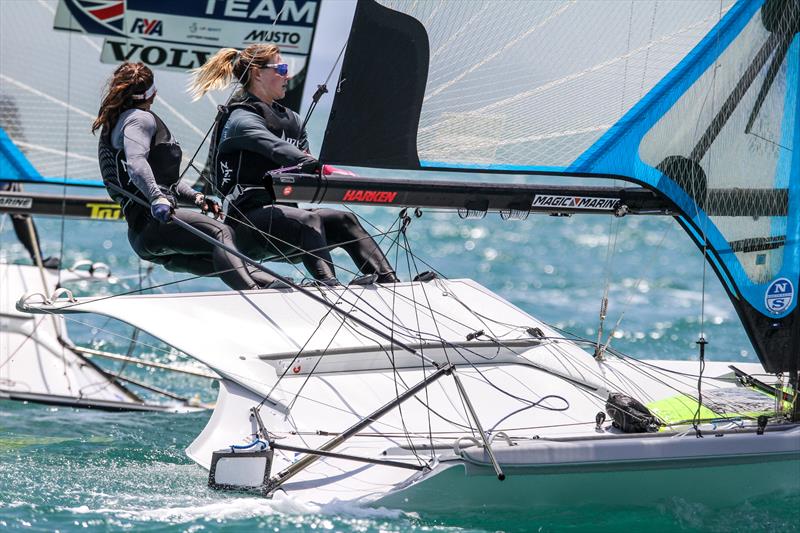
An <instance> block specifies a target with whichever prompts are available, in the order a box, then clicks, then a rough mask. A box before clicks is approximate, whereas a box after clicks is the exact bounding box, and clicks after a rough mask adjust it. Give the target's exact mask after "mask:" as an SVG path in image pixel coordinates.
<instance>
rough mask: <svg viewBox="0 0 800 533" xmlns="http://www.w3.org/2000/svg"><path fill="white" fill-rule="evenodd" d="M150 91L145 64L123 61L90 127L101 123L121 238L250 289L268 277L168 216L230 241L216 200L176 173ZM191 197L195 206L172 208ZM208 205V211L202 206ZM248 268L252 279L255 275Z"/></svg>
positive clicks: (157, 257) (176, 159) (105, 172)
mask: <svg viewBox="0 0 800 533" xmlns="http://www.w3.org/2000/svg"><path fill="white" fill-rule="evenodd" d="M155 97H156V86H155V84H154V80H153V73H152V71H151V70H150V69H149V68H148V67H147V66H146V65H144V64H143V63H123V64H122V65H121V66H120V67H118V68H117V70H115V71H114V75H113V76H112V78H111V80H110V81H109V84H108V89H107V92H106V94H105V96H104V97H103V101H102V104H101V105H100V111H99V113H98V116H97V119H96V120H95V121H94V124H93V125H92V132H93V133H94V132H95V131H97V130H98V129H101V128H102V130H101V134H100V144H99V151H98V155H99V161H100V172H101V174H102V176H103V181H104V183H106V187H107V188H108V192H109V194H110V195H111V197H112V198H113V199H114V200H115V201H117V202H119V203H120V205H121V206H122V210H123V212H124V213H125V219H126V220H127V222H128V240H129V241H130V243H131V246H132V247H133V250H134V251H135V252H136V254H137V255H138V256H139V257H141V258H142V259H144V260H147V261H152V262H154V263H158V264H161V265H163V266H164V267H165V268H167V269H168V270H171V271H174V272H189V273H192V274H196V275H201V276H212V275H216V276H219V277H220V278H221V279H222V281H224V282H225V283H226V284H227V285H228V286H229V287H231V288H232V289H235V290H244V289H257V288H259V287H262V286H267V285H269V284H270V283H272V282H274V281H275V280H274V278H272V277H271V276H268V275H266V274H263V275H262V273H260V272H259V273H258V274H257V275H256V274H253V273H251V272H249V271H248V270H247V268H246V267H245V264H244V263H243V261H242V260H241V259H239V258H238V257H236V256H235V255H233V254H230V253H228V252H226V251H225V250H223V249H222V248H220V247H217V246H213V245H211V244H209V243H208V242H206V241H204V240H203V239H201V238H199V237H197V236H195V235H193V234H191V233H189V232H187V231H186V230H185V229H183V228H181V227H180V226H179V225H177V224H175V223H172V222H171V220H172V219H173V218H178V219H180V220H182V221H184V222H186V223H187V224H190V225H191V226H193V227H195V228H197V229H199V230H200V231H202V232H203V233H205V234H206V235H209V236H211V237H213V238H214V239H216V240H218V241H220V242H222V243H224V244H226V245H228V246H230V247H233V246H234V242H235V241H234V232H233V230H232V228H231V227H229V226H227V225H225V224H223V223H222V222H219V221H218V220H216V218H218V217H219V215H220V207H219V205H218V204H217V203H216V202H214V201H213V200H210V199H207V198H205V197H204V196H203V195H202V194H200V193H197V192H196V191H194V190H193V189H192V188H191V187H189V186H188V185H186V184H185V183H183V182H181V181H180V171H179V168H180V162H181V148H180V146H179V145H178V143H177V142H176V141H175V139H174V138H173V137H172V134H171V133H170V132H169V129H167V126H166V125H165V124H164V122H163V121H162V120H161V119H160V118H159V117H158V116H157V115H156V114H155V113H153V112H152V111H150V106H151V104H152V103H153V100H154V99H155ZM109 184H114V185H116V186H117V187H120V188H122V189H124V190H125V191H127V192H128V193H129V194H130V195H132V196H135V197H138V198H140V199H142V200H144V201H146V202H147V204H148V205H149V206H150V207H149V208H147V207H144V206H142V205H140V204H139V203H137V202H135V201H133V200H132V199H130V198H129V197H127V196H126V195H124V194H122V193H120V192H118V191H116V190H114V189H113V188H112V187H110V186H109ZM178 201H182V202H185V203H188V204H194V205H196V206H197V207H199V208H200V210H201V211H202V213H199V212H197V211H193V210H191V209H186V208H178V207H177V205H178ZM206 212H208V213H211V214H213V215H214V218H210V217H208V216H206V215H205V214H204V213H206ZM254 276H255V279H254Z"/></svg>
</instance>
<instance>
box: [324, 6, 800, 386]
mask: <svg viewBox="0 0 800 533" xmlns="http://www.w3.org/2000/svg"><path fill="white" fill-rule="evenodd" d="M443 5H446V7H447V9H441V8H442V6H443ZM798 32H800V2H798V1H797V0H768V1H766V2H762V1H740V2H737V3H734V2H732V1H722V2H719V1H707V2H706V1H696V2H691V3H686V2H674V3H669V2H666V3H665V2H657V1H651V2H648V1H640V2H575V1H565V2H547V3H544V2H542V3H527V2H526V3H518V2H445V3H444V4H442V3H426V2H399V1H376V0H362V1H361V2H360V3H359V5H358V8H357V11H356V15H355V19H354V22H353V27H352V30H351V34H350V38H349V41H348V47H347V54H346V55H345V58H344V62H343V66H342V73H341V77H340V80H339V85H338V86H337V92H336V98H335V101H334V104H333V108H332V112H331V119H330V122H329V125H328V129H327V131H326V134H325V139H324V144H323V148H322V152H321V158H322V159H323V160H324V161H326V162H331V163H338V164H346V165H354V166H366V167H385V168H397V169H432V170H450V171H484V172H511V173H525V174H540V175H552V176H585V177H606V178H609V177H612V178H617V179H623V180H628V181H632V182H635V183H639V184H641V185H644V186H645V187H648V188H651V189H652V190H654V191H657V192H658V193H659V194H660V195H662V196H663V197H664V198H665V199H666V200H667V201H669V202H670V203H672V204H673V205H674V206H675V209H676V210H677V213H679V216H677V219H678V221H679V222H680V224H681V225H682V226H683V227H684V228H685V229H686V230H687V231H688V233H689V234H690V235H691V236H692V238H693V239H694V240H695V242H696V243H697V244H698V246H700V247H701V248H702V249H703V250H704V253H705V255H706V257H707V258H708V260H709V262H710V264H711V265H712V267H713V268H714V270H715V271H716V273H717V274H718V276H719V278H720V279H721V280H722V282H723V284H724V286H725V288H726V290H727V291H728V294H729V296H730V297H731V300H732V301H733V303H734V306H735V307H736V310H737V312H738V314H739V316H740V318H741V319H742V321H743V323H744V325H745V328H746V330H747V332H748V334H749V336H750V339H751V341H752V343H753V345H754V347H755V349H756V351H757V353H758V355H759V358H760V359H761V361H762V363H763V364H764V366H765V368H766V369H767V370H769V371H774V372H778V371H786V370H794V371H796V370H797V367H798V359H800V358H799V357H798V355H799V354H800V311H798V305H797V291H798V288H799V285H800V213H798V206H799V205H800V155H798V151H797V150H794V147H795V146H797V145H798V142H800V126H799V125H798V124H800V98H798V85H800V83H799V81H798V71H800V38H799V37H798ZM365 101H369V102H370V105H369V106H365V105H363V103H364V102H365Z"/></svg>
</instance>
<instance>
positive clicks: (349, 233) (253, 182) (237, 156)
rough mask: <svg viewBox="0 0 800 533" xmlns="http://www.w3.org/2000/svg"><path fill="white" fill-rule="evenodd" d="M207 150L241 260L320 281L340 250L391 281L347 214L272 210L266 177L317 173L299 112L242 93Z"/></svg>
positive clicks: (327, 274)
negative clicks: (290, 266)
mask: <svg viewBox="0 0 800 533" xmlns="http://www.w3.org/2000/svg"><path fill="white" fill-rule="evenodd" d="M211 146H212V147H213V148H212V153H211V154H210V160H211V161H213V169H214V172H213V173H212V179H213V181H214V184H215V187H216V189H217V191H216V192H217V194H219V195H220V196H224V197H225V199H226V203H227V205H226V207H227V213H228V216H227V218H226V223H227V224H231V225H233V226H234V227H235V228H236V236H237V244H238V246H239V248H240V249H241V250H242V251H243V252H244V253H246V254H248V255H250V256H252V257H257V258H259V259H268V260H274V261H280V260H290V261H293V262H295V261H297V260H302V261H303V264H304V265H305V267H306V269H307V270H308V271H309V272H310V273H311V275H312V276H313V277H314V278H315V279H318V280H325V279H333V278H335V275H336V272H335V270H334V267H333V261H332V260H331V255H330V251H329V250H330V249H331V248H335V247H342V248H343V249H344V250H345V251H346V252H347V253H348V254H349V255H350V257H351V258H352V260H353V262H354V263H355V264H356V266H357V267H358V269H359V270H361V271H362V272H363V273H365V274H377V275H378V281H380V282H391V281H396V279H397V278H396V276H395V274H394V270H393V269H392V267H391V265H390V264H389V262H388V261H387V260H386V257H385V256H384V254H383V252H382V251H381V249H380V248H379V247H378V245H377V244H376V243H375V240H374V239H373V238H372V237H371V236H370V235H369V234H368V233H367V232H366V231H365V230H364V228H363V227H362V226H361V224H360V223H359V221H358V219H357V218H356V217H355V215H353V214H352V213H348V212H344V211H339V210H335V209H299V208H297V207H296V206H295V205H286V204H277V203H275V193H274V191H273V189H272V183H271V181H269V182H267V181H265V174H266V173H267V172H268V171H270V170H275V169H277V168H284V167H290V166H299V167H300V169H302V170H304V171H316V170H318V169H319V162H318V161H317V160H316V159H315V158H314V157H312V156H311V155H310V154H309V153H308V139H307V136H306V132H305V130H303V129H302V123H301V121H300V117H299V116H298V115H297V113H295V112H293V111H291V110H290V109H287V108H285V107H284V106H282V105H280V104H277V103H273V104H271V105H269V104H266V103H264V102H262V101H261V100H259V99H258V98H256V97H255V96H253V95H250V94H247V95H246V96H245V97H244V98H243V99H240V100H238V101H236V102H235V103H233V104H231V105H229V106H228V107H227V108H222V110H221V112H220V114H219V116H218V119H217V123H216V126H215V130H214V134H213V136H212V141H211ZM303 252H306V253H303Z"/></svg>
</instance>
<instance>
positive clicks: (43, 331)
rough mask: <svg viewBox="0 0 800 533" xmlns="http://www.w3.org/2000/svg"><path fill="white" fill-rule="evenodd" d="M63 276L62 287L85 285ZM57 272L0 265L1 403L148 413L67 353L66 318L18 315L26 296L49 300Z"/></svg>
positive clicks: (81, 359) (74, 277) (67, 273)
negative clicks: (65, 283) (3, 400)
mask: <svg viewBox="0 0 800 533" xmlns="http://www.w3.org/2000/svg"><path fill="white" fill-rule="evenodd" d="M90 277H91V276H90V275H88V274H87V273H86V272H85V271H84V272H71V271H68V270H64V271H62V280H63V281H74V280H78V279H89V278H90ZM57 282H58V271H55V270H49V269H39V268H37V267H34V266H27V265H14V264H5V263H2V264H0V398H6V399H12V400H20V401H31V402H39V403H46V404H53V405H64V406H74V407H93V408H98V409H110V410H142V409H144V410H149V409H150V408H151V406H148V405H146V404H145V403H144V402H142V401H141V400H140V399H138V397H137V396H135V395H133V394H132V393H131V392H130V391H128V390H127V389H126V388H124V387H122V386H120V385H119V384H117V383H114V382H113V381H111V380H110V379H109V377H108V375H107V374H106V373H105V372H103V371H102V370H101V369H99V368H98V367H97V366H95V365H94V364H92V362H91V361H89V360H87V359H86V358H84V357H82V356H81V355H79V354H77V353H75V352H74V351H72V350H71V349H70V345H71V343H70V341H69V338H68V336H67V328H66V323H65V320H64V317H62V316H59V315H53V314H43V315H36V316H32V315H29V314H26V313H21V312H19V311H18V310H17V309H16V303H17V301H18V300H19V298H20V297H22V296H23V295H25V294H28V295H36V294H38V295H41V296H32V299H34V300H39V301H40V300H41V299H42V297H50V296H51V295H52V294H53V291H54V290H55V287H56V285H57Z"/></svg>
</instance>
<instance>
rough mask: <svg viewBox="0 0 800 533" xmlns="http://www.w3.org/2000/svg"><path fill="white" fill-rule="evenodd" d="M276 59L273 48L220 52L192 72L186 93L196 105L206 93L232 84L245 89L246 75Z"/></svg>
mask: <svg viewBox="0 0 800 533" xmlns="http://www.w3.org/2000/svg"><path fill="white" fill-rule="evenodd" d="M276 57H277V58H278V59H280V49H279V48H278V47H277V46H275V45H274V44H252V45H250V46H248V47H247V48H245V49H244V50H242V51H241V52H239V51H238V50H236V49H235V48H223V49H221V50H220V51H219V52H217V53H216V54H214V55H213V56H212V57H211V59H209V60H208V61H207V62H206V63H205V64H204V65H203V66H201V67H199V68H196V69H193V70H192V81H191V84H190V88H189V92H190V93H191V95H192V100H194V101H197V100H199V99H200V98H202V97H203V96H204V95H205V94H206V93H207V92H209V91H217V90H220V89H224V88H225V87H227V86H228V85H230V84H231V83H233V82H237V81H238V82H239V83H241V84H242V87H244V88H245V89H248V85H249V83H250V75H249V72H248V71H253V70H255V71H258V70H260V69H262V68H264V65H269V64H272V63H275V62H274V61H272V60H273V59H275V58H276Z"/></svg>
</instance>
